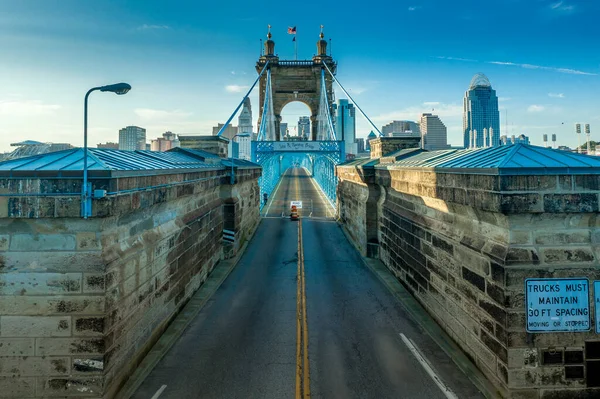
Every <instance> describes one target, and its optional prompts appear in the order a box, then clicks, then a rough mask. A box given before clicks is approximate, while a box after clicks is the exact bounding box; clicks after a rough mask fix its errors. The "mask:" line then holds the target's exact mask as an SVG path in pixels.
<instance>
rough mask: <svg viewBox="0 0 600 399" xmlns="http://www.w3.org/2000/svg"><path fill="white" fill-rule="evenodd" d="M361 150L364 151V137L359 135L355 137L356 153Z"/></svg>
mask: <svg viewBox="0 0 600 399" xmlns="http://www.w3.org/2000/svg"><path fill="white" fill-rule="evenodd" d="M361 152H365V139H363V138H362V137H359V138H357V139H356V153H357V154H360V153H361Z"/></svg>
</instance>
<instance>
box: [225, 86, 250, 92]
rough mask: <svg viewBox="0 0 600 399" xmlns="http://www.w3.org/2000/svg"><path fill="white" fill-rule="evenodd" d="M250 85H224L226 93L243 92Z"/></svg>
mask: <svg viewBox="0 0 600 399" xmlns="http://www.w3.org/2000/svg"><path fill="white" fill-rule="evenodd" d="M249 88H250V86H239V85H229V86H225V90H226V91H227V92H228V93H243V92H245V91H246V90H248V89H249Z"/></svg>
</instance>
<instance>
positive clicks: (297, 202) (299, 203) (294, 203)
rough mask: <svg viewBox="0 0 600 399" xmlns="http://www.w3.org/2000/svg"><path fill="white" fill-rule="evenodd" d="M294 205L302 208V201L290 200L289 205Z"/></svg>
mask: <svg viewBox="0 0 600 399" xmlns="http://www.w3.org/2000/svg"><path fill="white" fill-rule="evenodd" d="M294 205H295V206H296V208H298V209H302V201H292V202H291V204H290V207H292V206H294Z"/></svg>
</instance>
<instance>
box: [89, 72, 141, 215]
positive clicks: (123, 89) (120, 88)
mask: <svg viewBox="0 0 600 399" xmlns="http://www.w3.org/2000/svg"><path fill="white" fill-rule="evenodd" d="M96 90H100V91H110V92H113V93H115V94H119V95H122V94H126V93H127V92H128V91H129V90H131V86H130V85H129V84H127V83H116V84H112V85H107V86H99V87H93V88H91V89H89V90H88V92H87V93H85V100H84V102H83V187H82V188H81V215H82V216H83V218H84V219H87V218H88V216H90V214H91V210H92V209H91V208H92V207H91V203H90V200H91V193H90V187H88V170H87V153H88V149H87V109H88V97H89V96H90V94H91V93H92V92H93V91H96Z"/></svg>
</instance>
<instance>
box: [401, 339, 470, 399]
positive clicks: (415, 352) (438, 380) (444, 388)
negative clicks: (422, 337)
mask: <svg viewBox="0 0 600 399" xmlns="http://www.w3.org/2000/svg"><path fill="white" fill-rule="evenodd" d="M400 338H402V341H404V344H405V345H406V346H407V347H408V349H410V351H411V352H412V354H413V355H414V356H415V358H416V359H417V360H418V361H419V363H421V366H423V368H424V369H425V371H426V372H427V374H429V376H430V377H431V378H432V379H433V382H435V384H436V385H437V386H438V388H440V389H441V391H442V393H443V394H444V395H446V397H447V398H448V399H458V396H456V394H455V393H454V392H452V391H451V390H450V388H448V387H447V386H446V384H444V382H443V381H442V380H441V378H440V377H438V375H437V374H436V373H435V371H433V369H432V368H431V366H430V365H429V362H428V361H427V359H425V357H424V356H423V355H421V352H420V351H419V349H418V348H417V345H416V344H415V343H414V342H412V341H411V340H410V339H408V338H406V335H404V334H402V333H400Z"/></svg>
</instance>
